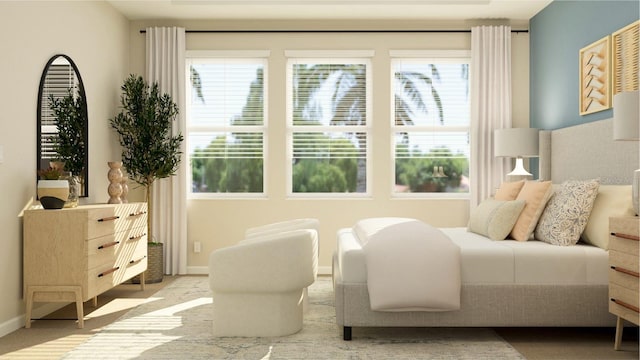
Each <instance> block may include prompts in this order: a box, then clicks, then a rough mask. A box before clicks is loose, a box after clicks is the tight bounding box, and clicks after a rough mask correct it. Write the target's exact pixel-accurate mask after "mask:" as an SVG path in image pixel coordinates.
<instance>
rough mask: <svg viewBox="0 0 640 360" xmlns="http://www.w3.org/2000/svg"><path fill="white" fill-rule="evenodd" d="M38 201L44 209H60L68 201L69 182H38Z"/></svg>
mask: <svg viewBox="0 0 640 360" xmlns="http://www.w3.org/2000/svg"><path fill="white" fill-rule="evenodd" d="M38 199H39V200H40V203H41V204H42V207H43V208H45V209H62V208H63V207H64V204H65V203H66V202H67V200H68V199H69V181H67V180H38Z"/></svg>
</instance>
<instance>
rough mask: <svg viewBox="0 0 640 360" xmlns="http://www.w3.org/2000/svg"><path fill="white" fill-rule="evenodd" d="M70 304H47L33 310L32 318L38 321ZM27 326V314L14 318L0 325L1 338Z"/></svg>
mask: <svg viewBox="0 0 640 360" xmlns="http://www.w3.org/2000/svg"><path fill="white" fill-rule="evenodd" d="M68 304H70V303H58V302H56V303H46V304H44V305H42V306H39V307H38V308H35V309H33V313H32V315H31V316H32V318H33V319H38V318H41V317H45V316H47V315H49V314H51V313H52V312H54V311H56V310H59V309H62V308H63V307H65V306H67V305H68ZM24 324H25V314H22V315H19V316H16V317H14V318H13V319H9V320H7V321H5V322H3V323H1V324H0V337H3V336H5V335H7V334H10V333H12V332H14V331H16V330H18V329H20V328H22V327H24Z"/></svg>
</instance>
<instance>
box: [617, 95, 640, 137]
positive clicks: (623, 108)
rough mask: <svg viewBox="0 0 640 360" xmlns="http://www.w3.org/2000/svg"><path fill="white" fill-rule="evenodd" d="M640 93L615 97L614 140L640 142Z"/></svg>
mask: <svg viewBox="0 0 640 360" xmlns="http://www.w3.org/2000/svg"><path fill="white" fill-rule="evenodd" d="M639 99H640V92H639V91H638V90H636V91H623V92H619V93H617V94H615V95H613V139H614V140H640V100H639Z"/></svg>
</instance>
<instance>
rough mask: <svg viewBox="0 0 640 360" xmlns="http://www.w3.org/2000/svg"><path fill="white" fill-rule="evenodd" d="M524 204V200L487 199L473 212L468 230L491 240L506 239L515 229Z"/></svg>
mask: <svg viewBox="0 0 640 360" xmlns="http://www.w3.org/2000/svg"><path fill="white" fill-rule="evenodd" d="M524 205H525V202H524V200H511V201H505V200H494V199H488V200H485V201H483V202H482V203H481V204H480V205H478V206H477V207H476V208H475V209H474V210H473V211H472V212H471V215H470V216H469V224H468V226H467V231H469V232H473V233H476V234H479V235H483V236H486V237H488V238H489V239H491V240H504V239H505V238H506V237H507V235H509V233H510V232H511V229H513V225H514V224H515V223H516V220H518V216H520V212H522V209H524Z"/></svg>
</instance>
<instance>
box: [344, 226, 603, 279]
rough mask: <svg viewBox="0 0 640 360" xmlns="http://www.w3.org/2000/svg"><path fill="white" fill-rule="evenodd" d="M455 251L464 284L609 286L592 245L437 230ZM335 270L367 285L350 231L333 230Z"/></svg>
mask: <svg viewBox="0 0 640 360" xmlns="http://www.w3.org/2000/svg"><path fill="white" fill-rule="evenodd" d="M440 230H442V232H444V233H445V234H446V235H448V236H449V237H450V238H451V240H452V241H453V242H454V243H455V244H456V245H458V246H459V247H460V253H461V263H462V269H461V270H462V271H461V277H462V283H463V284H545V285H568V284H581V285H585V284H589V285H606V284H607V283H608V268H609V267H608V253H607V252H606V251H605V250H603V249H600V248H598V247H595V246H591V245H582V244H578V245H574V246H556V245H551V244H547V243H543V242H540V241H526V242H519V241H514V240H502V241H493V240H490V239H488V238H486V237H484V236H481V235H477V234H474V233H470V232H467V229H466V228H441V229H440ZM337 250H338V251H337V253H338V265H339V266H338V269H336V271H340V272H341V276H342V280H343V282H344V283H347V284H348V283H366V282H367V267H366V261H365V256H364V251H363V249H362V246H361V245H360V243H359V242H358V240H357V239H356V236H355V235H354V232H353V230H352V229H351V228H348V229H341V230H340V231H338V249H337Z"/></svg>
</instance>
